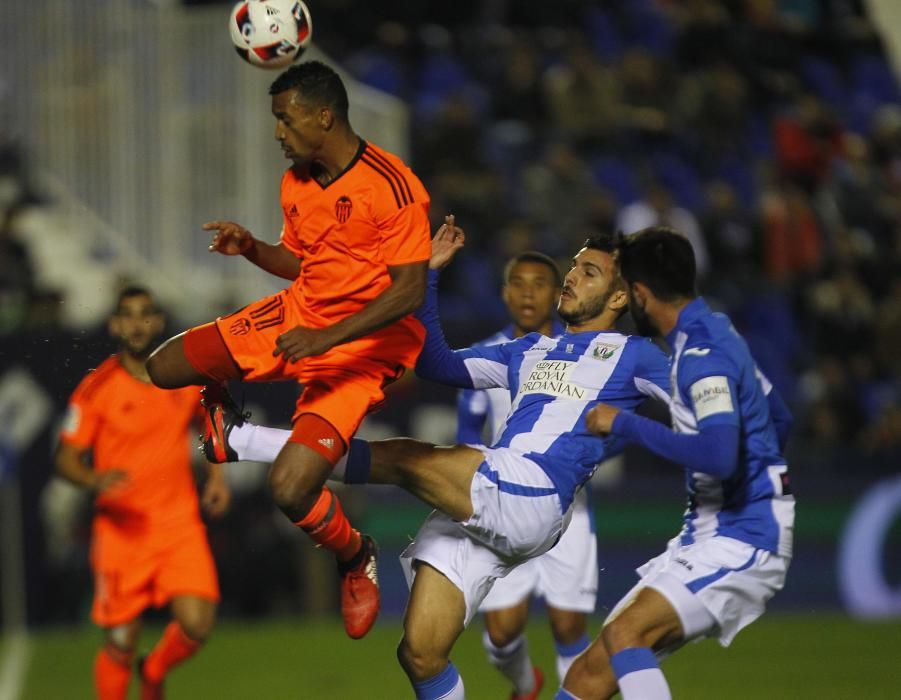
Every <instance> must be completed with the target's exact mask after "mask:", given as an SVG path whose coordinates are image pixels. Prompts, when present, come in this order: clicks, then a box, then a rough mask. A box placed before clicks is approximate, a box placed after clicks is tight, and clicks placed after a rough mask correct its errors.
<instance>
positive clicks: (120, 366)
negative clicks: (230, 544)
mask: <svg viewBox="0 0 901 700" xmlns="http://www.w3.org/2000/svg"><path fill="white" fill-rule="evenodd" d="M163 320H164V319H163V315H162V314H161V313H160V311H159V310H158V309H157V306H156V304H155V302H154V300H153V297H152V296H151V295H150V293H149V292H148V291H147V290H145V289H143V288H141V287H128V288H126V289H124V290H123V291H122V292H121V293H120V294H119V299H118V303H117V306H116V311H115V313H114V315H113V317H112V318H111V319H110V322H109V329H110V333H111V334H112V335H113V336H114V337H115V338H116V339H117V340H118V341H119V343H120V348H121V349H120V352H119V353H118V354H116V355H113V356H111V357H109V358H108V359H107V360H105V361H104V362H103V363H102V364H101V365H100V366H99V367H97V369H95V370H94V371H92V372H91V373H90V374H89V375H88V376H87V377H85V378H84V379H83V380H82V381H81V383H80V384H79V385H78V387H77V388H76V389H75V392H74V393H73V394H72V397H71V399H70V401H69V412H68V415H67V419H66V424H65V426H64V428H63V431H62V435H61V436H60V445H59V448H58V451H57V455H56V464H57V471H58V473H59V474H60V475H61V476H62V477H64V478H66V479H68V480H69V481H71V482H72V483H73V484H76V485H77V486H81V487H84V488H87V489H90V490H91V491H93V492H94V493H95V494H96V501H95V503H94V509H95V512H94V523H93V532H92V541H91V565H92V568H93V570H94V577H95V594H94V607H93V610H92V613H91V616H92V618H93V620H94V622H96V623H97V624H98V625H100V626H101V627H103V628H104V629H105V630H106V635H105V640H104V645H103V647H102V648H101V649H100V650H99V651H98V652H97V656H96V658H95V661H94V680H95V683H96V687H97V694H98V696H99V697H100V698H101V700H118V699H124V698H125V697H126V695H127V692H128V683H129V680H130V678H131V665H132V660H133V657H134V651H135V646H136V644H137V640H138V634H139V632H140V628H141V613H142V612H143V611H144V610H145V609H146V608H148V607H150V606H155V607H159V606H162V605H165V604H167V603H168V604H169V606H170V609H171V612H172V617H173V618H174V619H173V621H172V622H170V623H169V625H168V627H166V629H165V631H164V632H163V636H162V638H161V639H160V640H159V642H158V643H157V645H156V646H155V647H154V648H153V650H152V651H151V652H150V654H149V655H148V656H147V657H145V658H144V659H143V660H142V662H141V664H140V674H141V698H142V700H151V699H153V698H161V697H162V696H163V695H162V693H163V679H164V677H165V675H166V673H167V672H168V671H169V669H170V668H172V667H173V666H175V665H176V664H177V663H179V662H181V661H183V660H184V659H187V658H188V657H189V656H191V655H192V654H194V653H195V652H196V651H197V650H198V649H199V648H200V646H201V644H203V642H204V640H205V639H206V638H207V636H208V635H209V634H210V631H211V630H212V628H213V624H214V622H215V617H216V604H217V602H218V600H219V585H218V582H217V579H216V568H215V564H214V563H213V557H212V554H211V553H210V548H209V544H208V543H207V538H206V529H205V528H204V525H203V522H202V521H201V520H200V513H199V508H198V502H197V491H196V488H195V484H194V477H193V473H192V471H191V461H190V453H191V450H190V441H191V434H192V433H193V426H194V425H196V423H197V422H198V420H199V418H200V415H199V413H200V412H199V410H198V403H197V399H198V392H197V390H196V389H183V390H181V391H172V392H170V391H162V390H160V389H158V388H157V387H155V386H153V384H151V383H150V377H149V376H148V374H147V370H146V367H145V363H146V360H147V356H148V355H149V354H150V349H151V348H152V347H153V344H154V341H155V339H156V338H157V337H158V336H159V334H160V332H161V331H162V330H163ZM89 451H90V452H91V453H92V463H93V464H92V466H89V465H88V464H87V462H86V459H85V458H86V455H87V453H88V452H89ZM229 498H230V494H229V490H228V487H227V485H226V483H225V480H224V479H223V477H222V473H221V467H219V465H212V464H211V465H209V475H208V477H207V480H206V484H205V486H204V489H203V497H202V502H203V506H204V508H205V509H206V510H207V511H208V512H209V513H210V514H211V515H214V516H219V515H221V514H222V513H224V512H225V510H226V508H227V507H228V503H229Z"/></svg>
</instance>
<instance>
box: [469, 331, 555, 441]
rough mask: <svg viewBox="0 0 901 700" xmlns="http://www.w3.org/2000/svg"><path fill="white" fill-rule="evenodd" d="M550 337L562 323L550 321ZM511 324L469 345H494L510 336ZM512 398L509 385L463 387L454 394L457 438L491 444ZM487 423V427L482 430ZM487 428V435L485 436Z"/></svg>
mask: <svg viewBox="0 0 901 700" xmlns="http://www.w3.org/2000/svg"><path fill="white" fill-rule="evenodd" d="M553 333H554V335H553V337H554V338H557V337H559V336H560V335H562V334H563V324H562V323H560V322H559V321H556V320H555V321H554V322H553ZM513 334H514V329H513V325H512V324H511V325H509V326H507V327H506V328H504V329H502V330H500V331H498V332H497V333H495V334H494V335H492V336H489V337H488V338H485V339H484V340H480V341H479V342H477V343H474V344H473V345H472V347H482V346H486V345H498V344H499V343H506V342H509V341H511V340H513ZM512 401H513V399H512V397H511V395H510V390H509V389H463V390H462V391H460V393H459V395H458V396H457V442H458V443H461V444H466V445H474V444H478V443H485V444H488V445H490V444H492V443H493V442H494V440H495V439H496V438H497V437H498V436H499V435H500V432H501V429H502V428H503V427H504V423H505V422H506V420H507V414H508V413H509V412H510V405H511V403H512ZM486 424H487V431H486ZM486 432H487V439H486Z"/></svg>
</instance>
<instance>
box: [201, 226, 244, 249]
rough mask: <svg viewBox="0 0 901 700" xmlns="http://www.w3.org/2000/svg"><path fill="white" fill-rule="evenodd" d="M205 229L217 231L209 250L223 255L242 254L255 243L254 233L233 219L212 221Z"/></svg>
mask: <svg viewBox="0 0 901 700" xmlns="http://www.w3.org/2000/svg"><path fill="white" fill-rule="evenodd" d="M203 230H204V231H215V233H214V234H213V238H212V240H211V241H210V245H209V250H210V251H215V252H217V253H222V254H223V255H241V254H243V253H246V252H247V251H248V250H249V249H250V246H252V245H253V234H252V233H251V232H250V231H248V230H247V229H246V228H244V227H243V226H241V224H236V223H234V222H233V221H210V222H208V223H205V224H204V225H203Z"/></svg>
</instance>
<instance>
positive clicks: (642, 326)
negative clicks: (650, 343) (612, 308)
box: [629, 297, 659, 338]
mask: <svg viewBox="0 0 901 700" xmlns="http://www.w3.org/2000/svg"><path fill="white" fill-rule="evenodd" d="M629 314H630V315H631V316H632V320H633V321H634V322H635V330H636V331H638V334H639V335H643V336H645V337H646V338H650V337H653V336H655V335H659V331H658V330H657V328H656V326H654V323H653V322H652V321H651V318H650V316H648V314H647V312H646V311H645V310H644V308H643V307H641V306H639V305H638V304H637V303H636V301H635V299H634V297H633V298H631V299H629Z"/></svg>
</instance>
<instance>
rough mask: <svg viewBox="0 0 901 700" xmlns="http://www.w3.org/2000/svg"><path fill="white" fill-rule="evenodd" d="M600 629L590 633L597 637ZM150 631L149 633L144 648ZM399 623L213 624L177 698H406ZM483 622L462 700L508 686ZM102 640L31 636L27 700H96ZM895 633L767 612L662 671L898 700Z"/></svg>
mask: <svg viewBox="0 0 901 700" xmlns="http://www.w3.org/2000/svg"><path fill="white" fill-rule="evenodd" d="M539 619H540V616H538V615H536V624H534V625H532V627H531V628H530V630H529V642H530V645H531V647H532V651H533V657H534V659H535V661H536V662H537V663H538V664H539V665H540V666H541V667H542V668H543V669H544V670H545V672H546V675H547V676H548V678H549V682H548V684H547V687H546V688H545V690H544V692H543V693H542V698H552V697H553V695H554V690H555V685H556V682H555V681H554V680H553V678H554V652H553V645H552V642H551V639H550V635H549V633H548V631H547V627H546V625H543V624H539V623H538V620H539ZM596 627H597V624H595V625H594V626H593V629H592V632H596V631H597V630H596ZM158 632H159V629H158V628H150V629H148V630H147V631H146V633H145V637H144V639H145V644H144V646H145V647H146V646H149V645H150V644H151V643H152V641H153V637H154V636H155V635H156V634H158ZM399 636H400V625H399V623H397V622H396V621H393V620H389V621H384V622H381V623H379V624H378V625H377V626H376V627H375V629H374V630H373V631H372V632H371V633H370V634H369V636H367V637H366V638H365V639H363V640H360V641H351V640H349V639H347V638H346V637H345V636H344V631H343V629H342V628H341V626H340V623H339V622H337V621H332V620H327V621H322V620H319V621H316V620H294V621H285V622H265V623H241V622H226V623H223V624H221V625H220V626H219V627H218V629H217V631H216V633H215V636H214V638H213V639H212V640H211V642H210V644H209V645H208V647H207V648H206V649H204V650H203V651H202V653H201V654H200V655H199V656H197V658H195V659H193V660H192V661H190V662H189V663H187V664H185V665H184V666H183V667H181V668H179V669H177V670H175V671H174V672H173V674H172V676H171V677H170V680H169V683H168V687H167V690H168V693H169V694H168V697H169V698H171V699H173V700H178V699H184V700H188V699H190V700H198V699H199V700H206V699H208V698H209V699H211V700H220V699H221V700H231V699H233V698H234V699H244V698H250V699H253V700H269V699H270V698H276V699H281V698H292V699H311V700H319V699H320V698H321V699H323V700H325V699H333V698H339V699H340V700H355V699H357V698H360V699H370V698H372V699H375V700H381V699H383V698H410V697H412V693H411V691H410V687H409V685H408V683H407V681H406V678H405V677H404V675H403V674H402V673H401V671H400V669H399V667H398V666H397V663H396V661H395V658H394V648H395V645H396V643H397V640H398V638H399ZM480 636H481V626H480V625H479V624H478V623H476V624H474V625H473V626H472V627H471V628H470V629H469V630H467V632H466V633H465V634H464V636H463V637H462V638H461V640H460V642H459V644H458V647H457V649H456V652H455V654H454V662H455V663H456V665H457V667H458V668H459V669H460V672H461V674H462V675H463V677H464V680H465V682H466V690H467V697H468V698H470V700H483V699H484V700H489V699H494V698H507V697H508V696H509V689H508V688H507V687H506V686H505V684H504V683H503V682H502V680H501V678H500V676H499V675H498V674H497V673H496V672H495V671H494V670H493V669H491V668H490V667H489V666H488V664H487V662H486V661H485V659H484V656H483V652H482V647H481V640H480ZM98 640H99V633H98V632H97V631H96V630H93V629H91V628H89V627H85V628H79V629H73V630H61V631H53V632H42V633H39V634H36V635H34V637H33V646H32V655H31V663H30V665H29V669H28V673H27V676H26V682H25V693H24V698H25V699H26V700H68V699H69V698H72V699H79V698H90V697H92V688H91V677H90V670H91V662H92V658H93V655H94V651H95V649H96V645H97V642H98ZM899 640H901V626H899V625H898V624H897V623H894V624H863V623H858V622H853V621H851V620H849V619H848V618H846V617H841V616H839V615H807V616H789V615H778V614H771V615H769V616H767V617H764V618H762V619H761V620H760V621H758V622H756V623H755V624H754V625H752V626H751V627H749V628H748V629H747V630H745V631H744V632H742V633H741V634H740V635H739V637H738V639H737V640H736V641H735V643H734V644H733V645H732V647H730V648H729V649H728V650H723V649H721V648H720V647H719V645H718V644H716V643H714V642H711V641H709V640H708V641H705V642H703V643H701V644H696V645H691V646H690V647H687V648H685V649H683V650H682V651H680V652H679V653H678V654H677V655H675V656H674V657H673V658H671V659H670V660H668V661H667V662H666V663H665V664H664V671H665V673H666V674H667V677H668V678H669V680H670V683H671V686H672V690H673V697H674V698H676V699H684V700H705V699H707V698H710V699H716V700H729V699H730V698H735V699H737V700H739V699H740V700H756V699H760V700H764V699H766V700H782V699H786V700H806V699H808V698H809V699H810V700H851V699H852V698H853V699H855V700H857V699H865V700H888V699H890V698H892V699H897V698H901V661H899V658H898V642H899ZM133 697H137V694H136V693H135V694H134V695H133Z"/></svg>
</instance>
